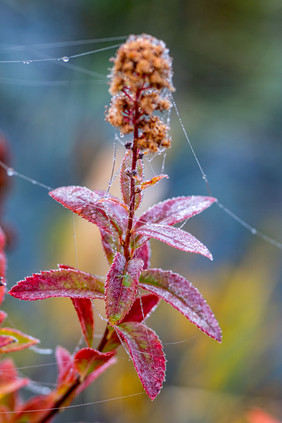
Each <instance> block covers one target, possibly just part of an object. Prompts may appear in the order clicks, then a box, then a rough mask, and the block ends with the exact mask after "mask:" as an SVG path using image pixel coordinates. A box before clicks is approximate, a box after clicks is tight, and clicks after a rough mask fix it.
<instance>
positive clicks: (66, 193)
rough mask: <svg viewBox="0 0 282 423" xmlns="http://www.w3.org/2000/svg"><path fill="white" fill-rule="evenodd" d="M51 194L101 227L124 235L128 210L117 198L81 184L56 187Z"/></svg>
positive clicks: (68, 207) (65, 205)
mask: <svg viewBox="0 0 282 423" xmlns="http://www.w3.org/2000/svg"><path fill="white" fill-rule="evenodd" d="M49 195H50V196H51V197H52V198H54V200H56V201H58V202H59V203H61V204H62V205H63V206H64V207H66V208H67V209H69V210H72V211H73V212H74V213H76V214H78V215H79V216H81V217H83V218H84V219H86V220H88V221H89V222H91V223H94V224H95V225H97V226H98V227H99V229H102V230H104V231H106V232H109V233H112V232H113V231H114V232H115V233H116V234H117V235H119V236H121V235H122V232H123V229H124V218H125V216H126V210H125V209H124V207H122V204H120V203H119V201H118V200H117V199H115V198H113V197H107V198H104V197H103V194H101V193H98V192H94V191H91V190H90V189H88V188H85V187H79V186H69V187H60V188H56V189H54V190H53V191H51V192H49Z"/></svg>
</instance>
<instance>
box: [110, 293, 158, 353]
mask: <svg viewBox="0 0 282 423" xmlns="http://www.w3.org/2000/svg"><path fill="white" fill-rule="evenodd" d="M158 303H159V297H158V296H157V295H152V294H146V295H142V296H141V297H138V298H136V300H135V301H134V303H133V306H132V307H131V309H130V311H129V313H127V315H126V316H125V318H124V319H123V321H122V322H121V323H125V322H139V323H141V322H143V321H144V320H146V319H147V318H148V317H149V316H150V315H151V314H152V313H153V311H154V310H155V309H156V308H157V306H158ZM119 345H120V338H119V337H118V335H117V333H116V332H115V331H114V329H113V328H111V327H110V328H109V333H108V336H107V342H106V344H105V346H104V348H103V351H113V350H116V349H117V348H118V347H119Z"/></svg>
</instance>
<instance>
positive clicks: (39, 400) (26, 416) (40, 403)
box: [15, 392, 55, 423]
mask: <svg viewBox="0 0 282 423" xmlns="http://www.w3.org/2000/svg"><path fill="white" fill-rule="evenodd" d="M54 402H55V395H54V392H51V393H50V394H48V395H37V396H36V397H33V398H31V399H30V400H28V401H27V402H25V403H24V404H23V405H22V406H21V408H20V410H19V412H18V413H17V414H16V418H15V422H28V423H37V422H38V421H42V419H43V417H44V415H46V414H47V412H48V411H49V410H50V409H51V408H52V407H54ZM52 419H53V417H50V419H48V422H50V423H51V421H52ZM46 423H47V420H46Z"/></svg>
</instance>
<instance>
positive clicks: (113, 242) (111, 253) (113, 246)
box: [100, 229, 120, 264]
mask: <svg viewBox="0 0 282 423" xmlns="http://www.w3.org/2000/svg"><path fill="white" fill-rule="evenodd" d="M100 234H101V241H102V246H103V249H104V252H105V255H106V258H107V260H108V263H109V264H112V262H113V260H114V257H115V255H116V253H117V252H118V251H119V248H120V243H119V240H118V238H117V237H116V236H114V235H113V234H110V233H109V232H106V231H104V230H103V229H100Z"/></svg>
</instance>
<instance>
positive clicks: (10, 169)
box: [7, 167, 16, 176]
mask: <svg viewBox="0 0 282 423" xmlns="http://www.w3.org/2000/svg"><path fill="white" fill-rule="evenodd" d="M15 173H16V172H15V171H14V169H12V168H11V167H8V169H7V175H8V176H14V175H15Z"/></svg>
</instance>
